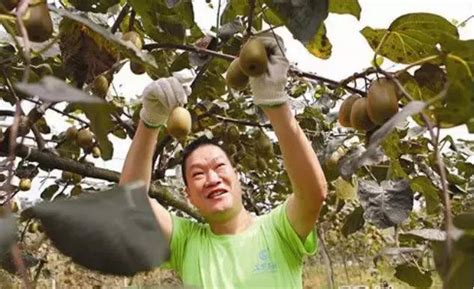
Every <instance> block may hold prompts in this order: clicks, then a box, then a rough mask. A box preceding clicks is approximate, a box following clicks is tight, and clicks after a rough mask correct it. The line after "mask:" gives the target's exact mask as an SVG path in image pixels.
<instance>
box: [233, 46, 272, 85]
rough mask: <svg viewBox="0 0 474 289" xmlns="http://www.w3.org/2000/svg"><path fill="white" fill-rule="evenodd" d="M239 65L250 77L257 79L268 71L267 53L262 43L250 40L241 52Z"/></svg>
mask: <svg viewBox="0 0 474 289" xmlns="http://www.w3.org/2000/svg"><path fill="white" fill-rule="evenodd" d="M239 64H240V68H241V69H242V71H243V72H244V73H245V74H247V75H248V76H251V77H255V76H259V75H261V74H263V73H264V72H265V71H267V64H268V58H267V51H266V50H265V45H263V43H262V41H260V40H258V39H250V40H249V41H247V43H245V45H244V46H243V47H242V49H241V50H240V55H239Z"/></svg>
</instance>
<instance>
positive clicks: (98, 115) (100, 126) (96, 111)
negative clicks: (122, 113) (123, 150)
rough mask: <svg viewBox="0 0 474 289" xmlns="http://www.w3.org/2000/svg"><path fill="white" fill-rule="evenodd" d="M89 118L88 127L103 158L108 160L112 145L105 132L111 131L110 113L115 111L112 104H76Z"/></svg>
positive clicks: (111, 152) (112, 124)
mask: <svg viewBox="0 0 474 289" xmlns="http://www.w3.org/2000/svg"><path fill="white" fill-rule="evenodd" d="M78 108H80V109H81V110H82V111H83V112H84V113H85V114H86V116H87V118H88V119H89V120H90V128H91V130H92V132H93V133H94V134H95V136H96V139H97V141H98V142H99V147H100V150H101V152H102V154H101V155H102V158H103V159H104V160H110V159H111V158H112V155H113V150H114V147H113V145H112V143H111V142H110V141H109V139H108V138H107V134H108V133H109V132H110V131H112V129H113V127H114V123H113V122H112V116H111V114H112V113H113V112H114V111H115V109H114V107H113V106H112V105H108V104H103V105H97V104H94V105H89V104H81V105H78Z"/></svg>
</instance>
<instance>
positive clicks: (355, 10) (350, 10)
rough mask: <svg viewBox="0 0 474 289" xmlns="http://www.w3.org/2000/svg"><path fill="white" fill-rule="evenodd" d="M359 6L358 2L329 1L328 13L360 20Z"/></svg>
mask: <svg viewBox="0 0 474 289" xmlns="http://www.w3.org/2000/svg"><path fill="white" fill-rule="evenodd" d="M360 11H361V8H360V5H359V1H358V0H329V12H331V13H337V14H351V15H354V17H355V18H357V20H360Z"/></svg>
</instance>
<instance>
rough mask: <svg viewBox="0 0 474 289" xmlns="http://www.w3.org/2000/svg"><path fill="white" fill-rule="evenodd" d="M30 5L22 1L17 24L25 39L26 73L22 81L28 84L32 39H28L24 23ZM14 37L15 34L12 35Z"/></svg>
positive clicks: (17, 15)
mask: <svg viewBox="0 0 474 289" xmlns="http://www.w3.org/2000/svg"><path fill="white" fill-rule="evenodd" d="M29 4H30V0H21V1H20V3H19V4H18V6H17V9H16V12H15V14H16V22H17V24H18V26H19V27H20V33H21V37H22V39H23V49H22V50H21V51H23V58H24V59H25V73H23V77H22V81H23V82H27V81H28V77H29V74H30V63H31V59H30V58H31V55H30V51H31V43H30V39H29V38H28V32H27V31H26V27H25V23H24V22H23V19H22V17H23V15H25V13H26V10H27V9H28V5H29ZM12 35H14V34H12Z"/></svg>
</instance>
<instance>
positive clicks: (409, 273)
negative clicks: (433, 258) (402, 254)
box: [395, 264, 454, 288]
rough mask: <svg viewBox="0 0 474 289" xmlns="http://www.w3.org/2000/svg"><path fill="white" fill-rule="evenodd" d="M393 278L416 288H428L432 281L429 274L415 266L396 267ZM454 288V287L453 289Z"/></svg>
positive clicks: (403, 265)
mask: <svg viewBox="0 0 474 289" xmlns="http://www.w3.org/2000/svg"><path fill="white" fill-rule="evenodd" d="M395 270H396V272H395V277H397V278H398V279H400V280H402V281H403V282H405V283H408V284H409V285H410V286H413V287H417V288H430V287H431V284H432V283H433V280H432V279H431V272H429V271H427V272H424V273H423V272H421V271H420V269H419V268H418V267H417V266H414V265H410V264H402V265H398V266H397V268H396V269H395ZM453 288H454V287H453Z"/></svg>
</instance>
